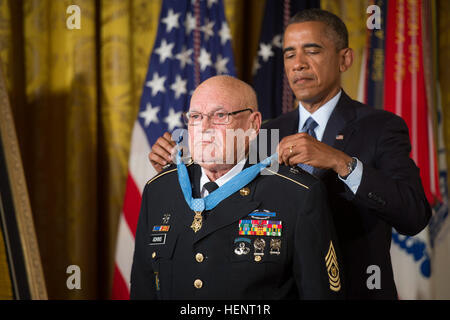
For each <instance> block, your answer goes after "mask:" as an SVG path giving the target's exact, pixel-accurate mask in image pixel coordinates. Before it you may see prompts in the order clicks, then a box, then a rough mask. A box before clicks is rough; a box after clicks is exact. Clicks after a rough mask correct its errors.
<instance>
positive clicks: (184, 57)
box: [175, 46, 192, 69]
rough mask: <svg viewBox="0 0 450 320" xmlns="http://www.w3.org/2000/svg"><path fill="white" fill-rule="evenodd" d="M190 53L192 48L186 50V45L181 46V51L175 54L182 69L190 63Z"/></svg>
mask: <svg viewBox="0 0 450 320" xmlns="http://www.w3.org/2000/svg"><path fill="white" fill-rule="evenodd" d="M191 55H192V49H189V50H186V46H183V48H182V49H181V52H180V53H178V54H177V55H176V56H175V58H177V59H178V60H179V61H180V66H181V69H184V67H185V66H186V64H192V59H191Z"/></svg>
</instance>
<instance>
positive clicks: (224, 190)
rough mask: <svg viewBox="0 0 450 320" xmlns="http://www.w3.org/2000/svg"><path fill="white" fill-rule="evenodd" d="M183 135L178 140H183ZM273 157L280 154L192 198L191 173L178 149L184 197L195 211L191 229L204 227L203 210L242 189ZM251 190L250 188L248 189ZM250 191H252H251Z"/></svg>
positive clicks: (178, 165) (179, 175)
mask: <svg viewBox="0 0 450 320" xmlns="http://www.w3.org/2000/svg"><path fill="white" fill-rule="evenodd" d="M182 137H183V136H182V135H181V136H180V139H179V141H178V144H179V143H180V142H181V139H182ZM273 159H278V154H277V153H275V154H274V155H272V156H271V157H269V158H267V159H265V160H263V161H261V162H260V163H257V164H255V165H253V166H251V167H249V168H247V169H245V170H242V171H241V172H240V173H239V174H237V175H236V176H234V177H233V178H232V179H231V180H230V181H228V182H227V183H225V184H224V185H223V186H222V187H220V188H218V189H216V190H215V191H213V192H211V193H210V194H209V195H207V196H206V197H205V198H198V199H194V198H192V186H191V181H190V180H189V175H188V172H187V169H186V166H185V165H184V163H183V162H182V161H181V150H179V151H178V153H177V157H176V163H177V173H178V182H179V183H180V187H181V190H182V191H183V195H184V199H185V200H186V203H187V204H188V206H189V208H191V210H192V211H194V213H195V215H194V220H193V221H192V225H191V229H192V230H194V232H195V233H197V232H198V231H199V230H200V229H201V228H202V222H203V217H202V212H203V211H205V210H212V209H214V208H215V207H216V206H217V205H218V204H219V203H220V202H221V201H222V200H224V199H226V198H228V197H229V196H230V195H232V194H233V193H235V192H236V191H238V190H240V189H241V188H242V187H244V186H245V185H247V184H249V183H250V182H251V181H252V180H253V179H255V178H256V176H257V175H259V173H260V172H261V170H263V169H264V168H265V167H267V166H269V165H270V164H271V163H272V160H273ZM248 190H250V189H248ZM249 192H250V191H249Z"/></svg>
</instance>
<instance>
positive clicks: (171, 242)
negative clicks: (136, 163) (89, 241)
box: [131, 76, 343, 299]
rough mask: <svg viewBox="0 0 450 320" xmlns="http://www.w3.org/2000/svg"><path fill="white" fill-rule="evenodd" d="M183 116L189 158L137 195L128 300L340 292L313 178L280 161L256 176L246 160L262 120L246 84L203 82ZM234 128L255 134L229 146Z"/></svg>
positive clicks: (335, 253)
mask: <svg viewBox="0 0 450 320" xmlns="http://www.w3.org/2000/svg"><path fill="white" fill-rule="evenodd" d="M186 122H187V125H188V132H189V149H190V152H191V156H192V158H193V160H194V163H193V164H192V163H190V164H187V165H186V166H185V165H184V164H183V163H182V162H178V164H177V167H174V166H171V167H169V168H167V169H165V170H163V171H162V172H161V173H160V174H158V175H157V176H155V177H154V178H152V179H151V180H150V181H149V182H148V183H147V185H146V187H145V190H144V192H143V199H142V206H141V212H140V216H139V222H138V227H137V232H136V246H135V253H134V259H133V267H132V272H131V298H133V299H334V298H339V297H340V296H341V295H342V292H343V283H342V280H341V270H340V268H341V266H340V265H339V248H338V244H337V242H336V240H335V235H334V234H335V232H334V229H333V222H332V220H331V214H330V211H329V209H328V206H327V202H326V194H325V191H324V187H323V185H322V184H321V182H320V181H319V180H318V179H316V178H314V177H313V176H311V175H309V174H307V173H305V172H303V171H301V170H290V169H289V168H288V167H285V166H280V167H279V170H278V172H277V171H273V170H271V169H268V168H266V169H265V170H269V171H271V172H267V173H272V174H270V175H269V174H266V175H262V174H260V171H261V170H260V168H263V167H264V166H265V165H261V163H260V164H256V165H254V166H251V165H250V164H249V162H248V161H247V157H248V150H249V140H251V139H254V138H255V136H256V133H258V131H259V129H260V125H261V115H260V113H259V112H258V111H257V100H256V96H255V93H254V91H253V89H252V88H251V87H250V86H249V85H247V84H246V83H244V82H242V81H240V80H238V79H235V78H232V77H229V76H217V77H213V78H210V79H208V80H206V81H205V82H203V83H202V84H201V85H200V86H199V87H198V88H197V89H196V90H195V92H194V94H193V96H192V99H191V105H190V109H189V112H188V113H187V114H186ZM236 130H241V131H243V132H244V131H248V130H254V134H253V135H252V134H250V135H249V139H244V140H239V139H235V138H234V137H232V138H231V139H232V140H237V141H241V143H238V145H237V146H236V144H234V143H233V144H231V143H230V138H229V136H227V131H228V132H229V131H236ZM234 142H236V141H234ZM239 151H243V152H239ZM266 165H267V164H266ZM255 169H256V170H255ZM198 203H201V204H202V205H201V206H200V205H198ZM211 203H212V204H211Z"/></svg>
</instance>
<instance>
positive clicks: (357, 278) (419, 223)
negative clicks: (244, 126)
mask: <svg viewBox="0 0 450 320" xmlns="http://www.w3.org/2000/svg"><path fill="white" fill-rule="evenodd" d="M298 122H299V117H298V110H294V111H292V112H290V113H286V114H284V115H282V116H280V117H278V118H277V119H274V120H272V121H269V122H268V123H267V124H265V125H263V128H265V129H279V130H280V131H279V134H280V140H281V139H282V138H283V137H285V136H288V135H292V134H295V133H297V132H298ZM269 141H270V139H269ZM322 142H324V143H326V144H328V145H330V146H332V147H334V148H336V149H339V150H341V151H343V152H345V153H346V154H348V155H349V156H352V157H356V158H358V159H359V160H360V161H361V162H362V163H363V166H364V169H363V175H362V179H361V184H360V186H359V188H358V190H357V192H356V195H355V194H353V193H352V191H351V190H350V189H349V188H348V187H347V186H346V184H345V183H344V182H342V181H341V180H340V179H339V178H338V176H337V174H336V173H335V172H334V171H332V170H321V169H316V170H315V172H314V174H315V175H316V176H317V177H319V178H320V179H321V180H322V181H323V182H324V184H325V186H326V188H327V191H328V198H329V204H330V207H331V210H332V213H333V220H334V223H335V227H336V231H337V236H338V240H339V244H340V248H341V250H342V255H343V256H342V261H343V270H344V276H345V279H346V293H347V297H348V298H351V299H355V298H356V299H359V298H361V299H397V291H396V288H395V283H394V278H393V272H392V264H391V258H390V253H389V250H390V245H391V233H392V227H394V228H395V229H396V230H397V231H398V232H399V233H401V234H404V235H410V236H411V235H415V234H417V233H419V232H420V231H421V230H422V229H424V228H425V226H426V225H427V223H428V221H429V219H430V217H431V209H430V206H429V204H428V202H427V199H426V197H425V193H424V190H423V186H422V182H421V179H420V176H419V169H418V168H417V166H416V165H415V163H414V161H413V160H412V159H411V158H410V157H409V154H410V151H411V145H410V140H409V133H408V127H407V126H406V124H405V122H404V121H403V119H402V118H400V117H398V116H396V115H394V114H393V113H390V112H386V111H383V110H377V109H374V108H372V107H369V106H366V105H364V104H361V103H359V102H357V101H355V100H352V99H351V98H350V97H349V96H348V95H346V94H345V92H343V91H342V95H341V97H340V99H339V101H338V103H337V105H336V108H335V109H334V111H333V113H332V114H331V116H330V119H329V120H328V123H327V126H326V129H325V132H324V135H323V139H322ZM272 152H274V150H272ZM371 265H377V266H378V267H379V268H380V271H381V272H380V275H381V289H372V290H370V289H369V288H368V286H367V279H368V278H369V276H370V275H371V273H368V271H367V268H368V267H369V266H371Z"/></svg>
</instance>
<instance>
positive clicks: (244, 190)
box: [239, 187, 250, 197]
mask: <svg viewBox="0 0 450 320" xmlns="http://www.w3.org/2000/svg"><path fill="white" fill-rule="evenodd" d="M239 193H240V194H241V196H243V197H245V196H248V195H249V194H250V188H248V187H244V188H242V189H241V190H239Z"/></svg>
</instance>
